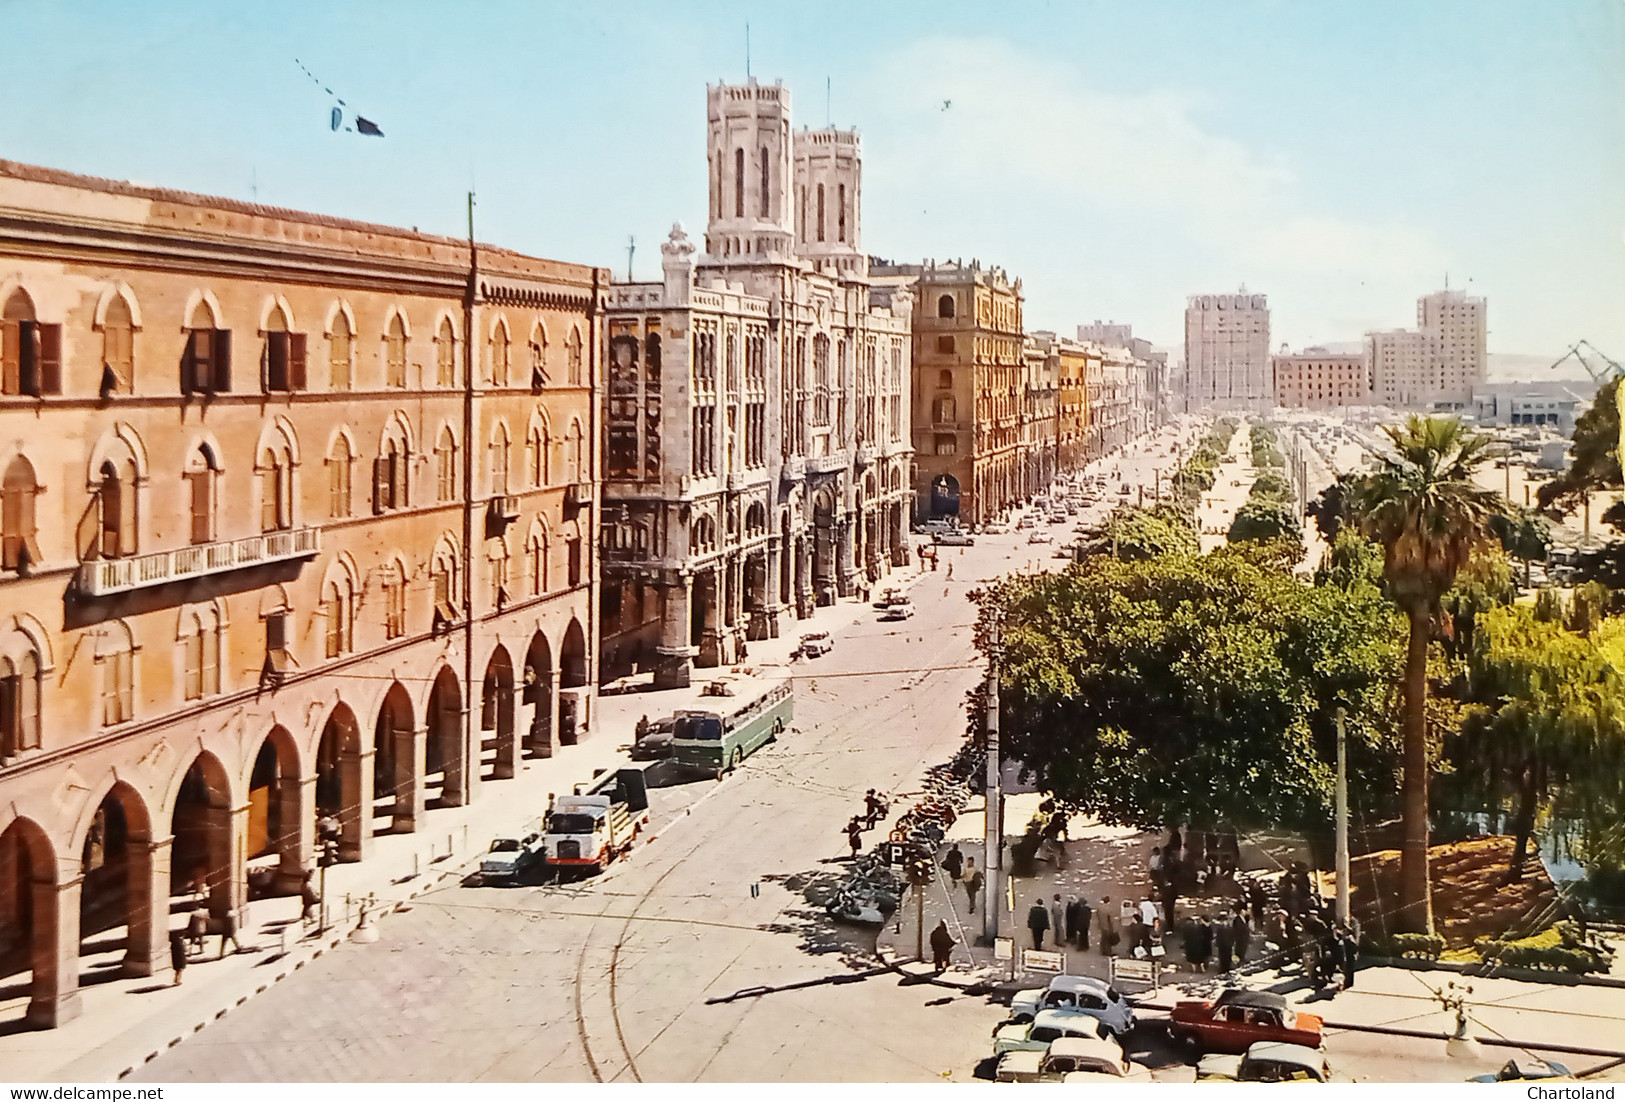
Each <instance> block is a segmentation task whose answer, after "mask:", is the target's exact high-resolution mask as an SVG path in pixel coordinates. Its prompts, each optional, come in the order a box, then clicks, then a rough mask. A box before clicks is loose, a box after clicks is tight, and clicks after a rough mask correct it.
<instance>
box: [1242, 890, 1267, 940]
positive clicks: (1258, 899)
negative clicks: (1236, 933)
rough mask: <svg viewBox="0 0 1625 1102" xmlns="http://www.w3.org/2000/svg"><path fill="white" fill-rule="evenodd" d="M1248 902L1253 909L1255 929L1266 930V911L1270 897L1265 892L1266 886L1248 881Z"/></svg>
mask: <svg viewBox="0 0 1625 1102" xmlns="http://www.w3.org/2000/svg"><path fill="white" fill-rule="evenodd" d="M1247 900H1248V902H1250V903H1251V904H1252V908H1253V928H1254V929H1256V930H1263V929H1264V910H1265V908H1266V907H1268V906H1269V896H1268V895H1267V894H1265V892H1264V885H1263V884H1262V883H1261V882H1259V881H1257V880H1249V881H1247Z"/></svg>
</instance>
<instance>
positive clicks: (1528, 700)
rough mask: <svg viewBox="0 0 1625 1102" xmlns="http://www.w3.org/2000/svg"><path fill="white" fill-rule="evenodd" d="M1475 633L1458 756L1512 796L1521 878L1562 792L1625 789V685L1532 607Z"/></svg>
mask: <svg viewBox="0 0 1625 1102" xmlns="http://www.w3.org/2000/svg"><path fill="white" fill-rule="evenodd" d="M1476 636H1477V637H1476V640H1475V644H1474V646H1473V649H1472V655H1471V658H1470V660H1469V663H1468V669H1469V675H1468V684H1467V692H1466V701H1467V703H1466V706H1465V708H1464V710H1463V713H1462V728H1461V733H1460V735H1459V736H1458V741H1459V742H1460V743H1461V748H1460V750H1459V752H1458V757H1459V758H1460V759H1461V760H1462V761H1463V762H1464V763H1472V764H1474V765H1476V766H1477V767H1478V768H1480V769H1482V770H1483V771H1484V772H1485V773H1486V774H1487V775H1488V777H1489V779H1490V780H1491V783H1492V784H1497V783H1499V784H1502V785H1505V786H1507V787H1508V788H1509V789H1510V791H1511V796H1512V800H1511V803H1512V812H1513V814H1512V822H1513V832H1514V835H1515V836H1516V838H1517V846H1516V848H1515V850H1514V853H1513V857H1512V862H1511V867H1510V869H1509V872H1510V875H1511V878H1512V879H1514V880H1517V879H1520V878H1521V877H1522V876H1523V869H1524V864H1525V862H1526V860H1527V858H1528V851H1529V842H1530V839H1531V838H1532V836H1533V835H1534V832H1535V823H1536V818H1537V815H1538V813H1540V812H1541V811H1542V810H1543V809H1544V808H1545V807H1546V806H1547V805H1548V804H1549V802H1550V801H1551V799H1552V797H1553V795H1554V793H1555V792H1557V791H1558V790H1560V789H1566V788H1569V787H1571V786H1580V787H1587V788H1590V789H1591V790H1592V791H1596V785H1595V784H1594V782H1595V781H1596V780H1598V779H1602V780H1604V781H1605V783H1611V784H1612V786H1613V787H1614V788H1615V789H1616V790H1617V789H1618V787H1619V783H1620V774H1621V771H1622V769H1625V766H1622V750H1625V679H1622V677H1621V675H1620V671H1618V670H1617V669H1615V668H1614V667H1613V666H1612V665H1611V664H1610V663H1609V662H1608V661H1607V659H1606V658H1605V657H1604V654H1603V652H1602V651H1601V650H1600V649H1599V648H1598V646H1597V645H1596V644H1595V643H1594V642H1593V641H1592V640H1589V639H1587V638H1585V637H1584V636H1582V635H1580V634H1578V633H1576V632H1572V631H1568V630H1566V629H1565V628H1563V627H1561V626H1560V625H1558V624H1555V623H1551V622H1549V621H1545V620H1541V619H1539V618H1538V617H1537V616H1536V615H1535V611H1534V609H1532V608H1531V607H1530V606H1528V605H1511V606H1507V607H1503V608H1497V609H1493V610H1491V611H1489V612H1486V613H1485V614H1483V616H1482V617H1481V618H1480V621H1479V626H1478V630H1477V633H1476ZM1599 773H1601V774H1607V775H1608V776H1605V777H1601V778H1599V777H1598V774H1599ZM1616 806H1618V805H1616Z"/></svg>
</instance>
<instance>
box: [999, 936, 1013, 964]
mask: <svg viewBox="0 0 1625 1102" xmlns="http://www.w3.org/2000/svg"><path fill="white" fill-rule="evenodd" d="M1015 956H1016V940H1015V938H1009V937H996V938H994V939H993V959H994V960H1014V959H1015Z"/></svg>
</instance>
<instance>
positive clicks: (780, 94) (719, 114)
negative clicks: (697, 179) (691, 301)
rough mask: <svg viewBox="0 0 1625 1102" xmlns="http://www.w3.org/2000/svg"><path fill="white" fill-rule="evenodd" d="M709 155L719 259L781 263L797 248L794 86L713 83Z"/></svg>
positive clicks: (710, 232)
mask: <svg viewBox="0 0 1625 1102" xmlns="http://www.w3.org/2000/svg"><path fill="white" fill-rule="evenodd" d="M705 99H706V155H707V157H708V158H709V164H710V190H711V208H710V220H709V223H708V224H707V226H706V230H705V251H706V252H707V253H709V254H710V255H711V256H713V257H717V258H723V257H726V258H728V259H730V260H734V259H736V258H739V259H745V260H749V259H751V258H758V257H759V258H761V259H764V260H765V259H767V258H769V257H773V258H775V259H779V260H783V259H786V258H788V257H789V256H790V255H791V254H792V253H793V251H794V237H793V231H792V226H793V224H794V216H795V212H794V211H793V210H792V209H791V198H790V179H791V171H792V170H791V156H792V152H793V148H794V143H792V141H791V135H790V90H789V89H788V88H785V87H784V86H783V85H782V84H771V85H769V84H758V83H756V80H755V78H754V77H753V78H751V79H750V80H749V81H747V82H746V83H744V84H718V85H716V86H714V87H713V86H707V87H706V90H705Z"/></svg>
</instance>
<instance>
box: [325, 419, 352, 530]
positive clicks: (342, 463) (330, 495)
mask: <svg viewBox="0 0 1625 1102" xmlns="http://www.w3.org/2000/svg"><path fill="white" fill-rule="evenodd" d="M354 464H355V453H354V452H353V451H351V450H350V438H349V437H347V436H345V435H344V434H343V433H342V432H341V433H339V434H338V437H337V438H336V439H335V440H334V441H333V450H332V451H331V452H329V453H328V456H327V515H328V516H330V517H332V518H333V519H335V520H338V519H340V518H342V517H347V516H349V515H350V510H351V508H352V505H351V496H350V475H351V472H352V470H353V467H354Z"/></svg>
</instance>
